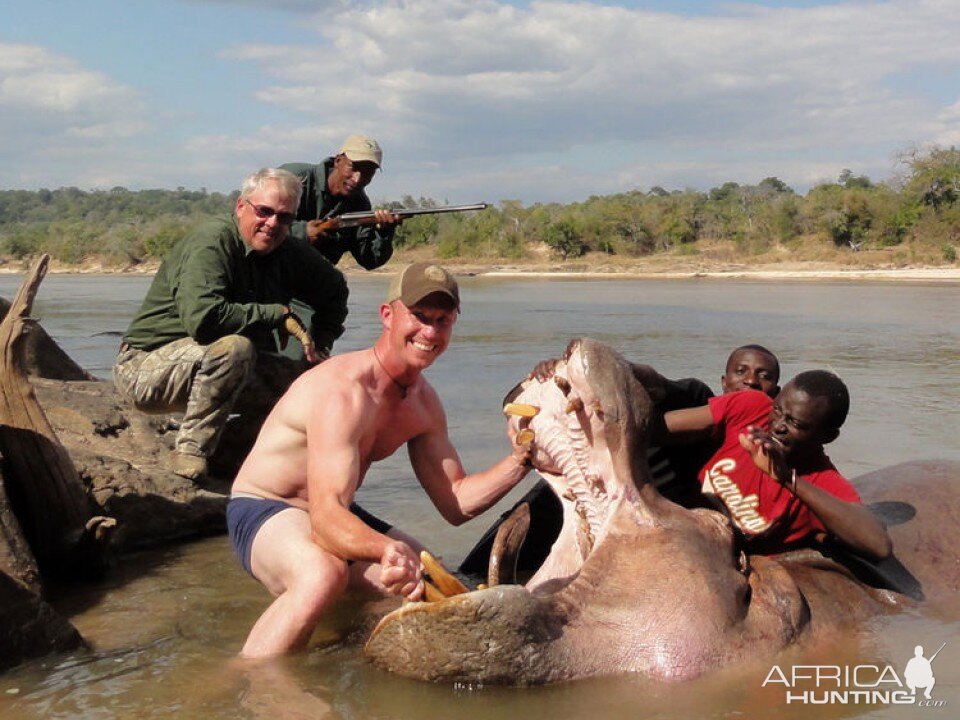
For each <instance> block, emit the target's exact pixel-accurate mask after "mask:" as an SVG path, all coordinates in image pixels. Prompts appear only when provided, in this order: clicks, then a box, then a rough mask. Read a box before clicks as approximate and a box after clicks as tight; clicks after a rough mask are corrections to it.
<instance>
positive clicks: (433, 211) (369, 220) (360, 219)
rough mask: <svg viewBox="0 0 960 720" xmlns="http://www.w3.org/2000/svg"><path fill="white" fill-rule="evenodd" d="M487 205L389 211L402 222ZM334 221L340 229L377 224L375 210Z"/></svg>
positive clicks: (481, 207)
mask: <svg viewBox="0 0 960 720" xmlns="http://www.w3.org/2000/svg"><path fill="white" fill-rule="evenodd" d="M486 207H487V203H475V204H473V205H444V206H442V207H435V208H400V209H398V210H387V212H390V213H392V214H394V215H396V216H398V217H399V218H400V219H401V220H406V219H407V218H409V217H414V216H415V215H439V214H441V213H455V212H469V211H470V210H483V209H485V208H486ZM331 219H332V220H337V221H338V227H341V228H350V227H357V226H358V225H371V224H373V223H375V222H376V217H375V216H374V214H373V210H362V211H360V212H351V213H344V214H343V215H338V216H336V217H335V218H331Z"/></svg>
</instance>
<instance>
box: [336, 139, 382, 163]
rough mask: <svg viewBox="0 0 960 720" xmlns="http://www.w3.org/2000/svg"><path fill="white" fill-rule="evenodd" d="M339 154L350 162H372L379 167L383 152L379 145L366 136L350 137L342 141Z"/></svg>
mask: <svg viewBox="0 0 960 720" xmlns="http://www.w3.org/2000/svg"><path fill="white" fill-rule="evenodd" d="M340 154H341V155H346V156H347V157H348V158H350V161H351V162H372V163H373V164H374V165H376V166H377V167H380V161H381V160H383V150H381V149H380V143H378V142H377V141H376V140H374V139H373V138H371V137H367V136H366V135H351V136H350V137H348V138H347V139H346V140H344V141H343V147H341V148H340Z"/></svg>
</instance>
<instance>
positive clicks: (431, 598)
mask: <svg viewBox="0 0 960 720" xmlns="http://www.w3.org/2000/svg"><path fill="white" fill-rule="evenodd" d="M446 597H447V596H446V595H444V594H443V593H442V592H440V590H439V589H438V588H437V586H436V585H434V584H433V583H432V582H430V581H429V580H424V581H423V599H424V601H425V602H437V601H438V600H443V599H444V598H446Z"/></svg>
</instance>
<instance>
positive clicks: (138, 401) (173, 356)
mask: <svg viewBox="0 0 960 720" xmlns="http://www.w3.org/2000/svg"><path fill="white" fill-rule="evenodd" d="M256 358H257V351H256V349H254V347H253V343H252V342H250V340H249V339H247V338H245V337H243V336H241V335H227V336H225V337H222V338H220V339H219V340H216V341H214V342H212V343H210V344H209V345H200V344H199V343H197V342H196V341H195V340H193V339H192V338H182V339H180V340H175V341H174V342H172V343H168V344H167V345H164V346H162V347H159V348H157V349H156V350H153V351H149V352H148V351H146V350H139V349H137V348H131V347H126V346H122V349H121V351H120V353H119V354H118V355H117V360H116V362H115V363H114V366H113V382H114V384H115V385H116V388H117V390H118V391H119V392H120V393H121V394H122V395H124V396H125V397H127V398H128V399H129V400H131V401H132V402H133V403H134V405H135V406H136V407H137V409H139V410H142V411H144V412H148V413H164V412H170V411H174V410H183V421H182V422H181V424H180V431H179V432H178V433H177V438H176V441H175V442H174V447H175V449H176V450H177V451H178V452H182V453H186V454H188V455H201V456H203V457H209V456H210V455H211V454H213V451H214V449H216V447H217V442H218V441H219V440H220V434H221V433H222V432H223V428H224V426H225V425H226V423H227V418H228V417H229V415H230V412H231V410H232V409H233V406H234V404H235V403H236V401H237V397H238V396H239V395H240V391H241V390H242V389H243V387H244V385H245V384H246V383H247V380H248V378H249V377H250V373H251V371H252V370H253V366H254V363H255V362H256Z"/></svg>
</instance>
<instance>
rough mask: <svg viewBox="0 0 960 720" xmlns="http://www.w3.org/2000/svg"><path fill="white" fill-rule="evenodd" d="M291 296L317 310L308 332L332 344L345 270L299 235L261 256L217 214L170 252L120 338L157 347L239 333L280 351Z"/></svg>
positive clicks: (230, 220)
mask: <svg viewBox="0 0 960 720" xmlns="http://www.w3.org/2000/svg"><path fill="white" fill-rule="evenodd" d="M294 299H295V300H298V301H300V302H301V303H303V304H305V305H307V306H309V307H310V308H311V309H312V310H313V316H312V318H311V319H310V323H309V326H310V334H311V336H312V337H313V341H314V343H315V345H316V346H317V347H318V348H326V349H327V350H329V349H330V348H331V347H332V346H333V341H334V340H336V339H337V338H338V337H340V335H341V334H343V321H344V320H345V319H346V317H347V284H346V281H345V280H344V277H343V274H342V273H341V272H340V271H339V270H337V269H336V268H335V267H334V266H333V265H331V264H330V262H329V261H327V260H326V259H325V258H323V257H322V256H321V255H320V254H319V253H317V252H316V251H315V250H313V249H312V248H311V247H310V246H309V245H308V244H307V243H305V242H304V241H302V240H298V239H297V238H292V237H287V239H286V240H284V242H283V243H282V244H281V245H280V246H279V247H277V248H276V249H275V250H273V251H272V252H270V253H268V254H266V255H263V254H260V253H255V252H253V251H251V250H250V248H249V247H248V246H247V244H246V243H245V242H244V241H243V238H242V237H241V236H240V230H239V228H238V227H237V220H236V217H235V216H233V215H231V216H230V217H226V218H218V219H212V220H209V221H207V222H205V223H203V224H202V225H200V226H199V227H197V228H196V229H195V230H194V231H193V232H191V233H190V234H189V235H187V237H185V238H184V239H183V240H181V241H180V242H179V243H177V244H176V245H174V247H173V249H171V250H170V253H169V254H168V255H167V257H166V259H164V261H163V264H161V265H160V269H159V270H158V271H157V275H156V277H154V279H153V283H152V284H151V285H150V289H149V290H148V291H147V296H146V297H145V298H144V300H143V305H141V307H140V311H139V312H138V313H137V315H136V317H135V318H134V319H133V322H131V323H130V327H129V328H128V329H127V333H126V335H124V337H123V340H124V342H126V343H127V344H129V345H131V346H133V347H135V348H140V349H141V350H155V349H156V348H158V347H160V346H162V345H166V344H167V343H170V342H173V341H174V340H179V339H180V338H183V337H187V336H190V337H192V338H193V339H194V340H196V341H197V342H198V343H200V344H202V345H207V344H209V343H211V342H213V341H214V340H217V339H219V338H221V337H223V336H225V335H233V334H237V335H244V336H246V337H249V338H250V339H251V340H252V341H253V342H254V345H255V346H256V347H257V349H258V350H266V351H276V350H277V344H276V339H275V337H274V334H273V331H274V330H275V329H276V328H278V327H280V325H281V324H282V322H283V313H284V310H283V306H284V305H286V306H288V307H289V305H290V301H291V300H294Z"/></svg>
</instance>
